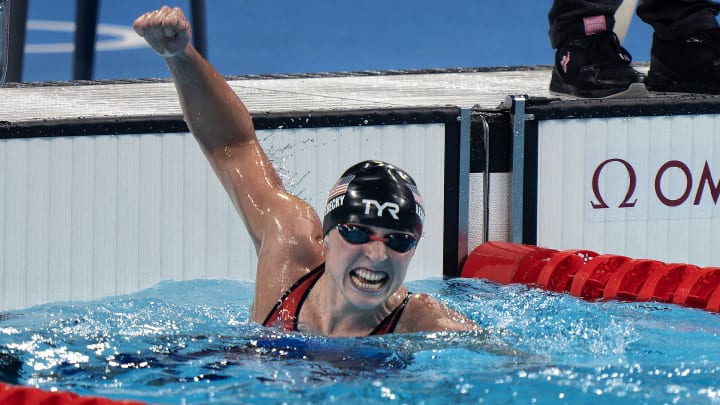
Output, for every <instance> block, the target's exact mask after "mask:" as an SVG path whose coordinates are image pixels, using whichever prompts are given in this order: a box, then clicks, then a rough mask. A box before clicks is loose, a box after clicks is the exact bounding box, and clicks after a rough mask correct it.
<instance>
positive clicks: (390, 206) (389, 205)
mask: <svg viewBox="0 0 720 405" xmlns="http://www.w3.org/2000/svg"><path fill="white" fill-rule="evenodd" d="M362 202H363V204H365V215H370V211H371V209H372V208H373V207H374V208H375V209H376V210H377V216H378V217H381V216H383V211H385V209H387V210H388V212H389V213H390V215H392V217H393V218H395V219H400V218H399V217H398V213H399V212H400V206H399V205H397V204H395V203H393V202H384V203H382V205H381V204H380V203H379V202H377V201H375V200H368V199H363V200H362Z"/></svg>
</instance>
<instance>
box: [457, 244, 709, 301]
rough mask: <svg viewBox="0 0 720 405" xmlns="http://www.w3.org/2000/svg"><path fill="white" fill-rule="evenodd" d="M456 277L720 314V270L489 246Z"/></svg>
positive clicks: (474, 255) (471, 258)
mask: <svg viewBox="0 0 720 405" xmlns="http://www.w3.org/2000/svg"><path fill="white" fill-rule="evenodd" d="M460 276H461V277H469V278H483V279H487V280H491V281H494V282H498V283H501V284H513V283H519V284H527V285H531V286H534V287H538V288H542V289H545V290H548V291H554V292H559V293H568V294H571V295H573V296H576V297H581V298H584V299H586V300H598V299H600V300H622V301H658V302H665V303H673V304H678V305H683V306H687V307H691V308H701V309H705V310H707V311H711V312H720V267H707V268H699V267H697V266H693V265H691V264H679V263H669V264H668V263H663V262H660V261H657V260H648V259H632V258H629V257H625V256H620V255H598V254H597V253H595V252H593V251H590V250H565V251H557V250H553V249H546V248H542V247H538V246H530V245H520V244H515V243H510V242H487V243H483V244H482V245H480V246H478V247H477V248H475V249H474V250H473V251H472V253H470V255H469V256H468V258H467V260H466V261H465V264H464V265H463V268H462V270H461V273H460Z"/></svg>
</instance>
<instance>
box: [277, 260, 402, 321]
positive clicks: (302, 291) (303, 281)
mask: <svg viewBox="0 0 720 405" xmlns="http://www.w3.org/2000/svg"><path fill="white" fill-rule="evenodd" d="M324 272H325V263H323V264H321V265H320V266H318V267H317V268H315V270H313V271H311V272H310V273H308V274H306V275H304V276H302V277H301V278H300V279H299V280H298V281H297V282H295V284H293V285H292V287H290V289H289V290H287V291H285V293H284V294H283V295H282V297H280V299H279V300H278V302H277V304H275V306H274V307H273V309H272V311H270V314H268V316H267V318H265V321H263V326H276V327H280V328H281V329H282V330H291V331H297V330H298V318H299V316H300V308H302V305H303V303H304V302H305V298H307V296H308V294H310V290H312V288H313V286H315V283H316V282H317V281H318V279H319V278H320V276H322V275H323V273H324ZM411 295H412V293H411V292H409V291H408V293H407V294H406V295H405V299H404V300H403V302H402V303H401V304H400V305H398V306H397V308H395V309H394V310H393V311H392V312H391V313H390V314H389V315H388V316H387V317H385V319H383V320H382V322H380V324H379V325H378V326H376V327H375V329H373V330H372V332H370V335H384V334H386V333H393V332H394V331H395V326H397V324H398V322H399V321H400V316H401V315H402V313H403V311H404V310H405V307H406V306H407V303H408V301H410V296H411Z"/></svg>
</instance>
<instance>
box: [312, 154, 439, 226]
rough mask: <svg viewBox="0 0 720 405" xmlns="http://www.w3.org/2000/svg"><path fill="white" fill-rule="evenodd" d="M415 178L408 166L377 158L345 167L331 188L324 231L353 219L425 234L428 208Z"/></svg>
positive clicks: (361, 223) (353, 221)
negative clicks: (423, 230)
mask: <svg viewBox="0 0 720 405" xmlns="http://www.w3.org/2000/svg"><path fill="white" fill-rule="evenodd" d="M422 204H423V202H422V199H421V197H420V192H419V191H418V189H417V186H416V185H415V180H413V179H412V177H410V175H409V174H407V173H406V172H405V171H404V170H402V169H400V168H397V167H395V166H393V165H391V164H389V163H385V162H380V161H377V160H366V161H364V162H360V163H358V164H356V165H354V166H352V167H350V168H349V169H347V170H346V171H345V173H343V174H342V176H340V179H339V180H338V181H337V183H335V185H334V186H333V188H332V189H331V190H330V194H329V195H328V198H327V203H326V205H325V217H324V218H323V235H327V233H328V232H330V231H331V230H332V229H333V228H334V227H335V226H336V225H338V224H343V223H353V224H358V225H363V224H364V225H371V226H379V227H383V228H390V229H395V230H398V231H402V232H409V233H412V234H414V235H415V236H417V237H419V236H420V235H421V234H422V228H423V220H424V219H425V209H424V208H423V205H422Z"/></svg>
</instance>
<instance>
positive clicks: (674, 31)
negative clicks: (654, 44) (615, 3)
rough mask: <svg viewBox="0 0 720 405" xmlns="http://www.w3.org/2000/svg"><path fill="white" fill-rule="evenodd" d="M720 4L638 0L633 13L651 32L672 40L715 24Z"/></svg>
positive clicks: (698, 0)
mask: <svg viewBox="0 0 720 405" xmlns="http://www.w3.org/2000/svg"><path fill="white" fill-rule="evenodd" d="M718 11H720V4H718V3H716V2H714V1H710V0H640V1H639V5H638V9H637V15H638V17H640V18H641V19H642V20H643V21H645V22H646V23H648V24H650V25H651V26H652V27H653V29H654V30H655V36H656V37H658V38H660V39H662V40H665V41H672V40H675V39H680V38H684V37H688V36H690V35H692V34H694V33H696V32H698V31H703V30H707V29H711V28H715V27H717V26H718V22H717V19H716V18H715V16H716V15H718Z"/></svg>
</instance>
